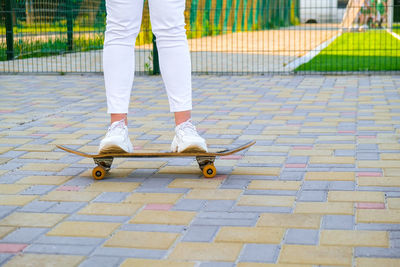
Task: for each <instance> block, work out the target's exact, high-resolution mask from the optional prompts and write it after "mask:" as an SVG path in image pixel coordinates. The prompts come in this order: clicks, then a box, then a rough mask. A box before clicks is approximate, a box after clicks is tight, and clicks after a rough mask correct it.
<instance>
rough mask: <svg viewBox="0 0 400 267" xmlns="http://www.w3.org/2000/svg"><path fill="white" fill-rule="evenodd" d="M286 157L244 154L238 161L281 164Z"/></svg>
mask: <svg viewBox="0 0 400 267" xmlns="http://www.w3.org/2000/svg"><path fill="white" fill-rule="evenodd" d="M285 160H286V157H279V156H262V157H260V156H245V157H244V158H242V159H241V160H240V163H253V164H254V163H265V164H272V163H276V164H283V163H284V162H285Z"/></svg>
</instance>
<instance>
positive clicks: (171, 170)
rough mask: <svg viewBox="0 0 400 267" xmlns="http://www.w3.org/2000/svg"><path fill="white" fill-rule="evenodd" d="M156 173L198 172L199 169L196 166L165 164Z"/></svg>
mask: <svg viewBox="0 0 400 267" xmlns="http://www.w3.org/2000/svg"><path fill="white" fill-rule="evenodd" d="M158 173H168V174H200V173H201V171H200V169H199V167H197V166H194V165H193V166H165V167H162V168H161V169H160V170H159V171H158Z"/></svg>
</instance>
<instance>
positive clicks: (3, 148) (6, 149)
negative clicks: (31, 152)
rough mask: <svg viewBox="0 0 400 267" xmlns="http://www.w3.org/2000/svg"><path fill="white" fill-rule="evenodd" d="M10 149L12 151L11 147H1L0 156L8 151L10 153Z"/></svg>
mask: <svg viewBox="0 0 400 267" xmlns="http://www.w3.org/2000/svg"><path fill="white" fill-rule="evenodd" d="M11 149H13V147H12V146H1V147H0V155H1V154H3V153H6V152H8V151H10V150H11Z"/></svg>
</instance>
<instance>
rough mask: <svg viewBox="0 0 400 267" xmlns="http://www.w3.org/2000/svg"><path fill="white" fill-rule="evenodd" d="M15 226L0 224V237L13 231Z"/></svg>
mask: <svg viewBox="0 0 400 267" xmlns="http://www.w3.org/2000/svg"><path fill="white" fill-rule="evenodd" d="M15 229H16V228H15V227H10V226H0V238H1V239H2V238H4V237H5V236H6V235H8V234H9V233H11V232H12V231H14V230H15Z"/></svg>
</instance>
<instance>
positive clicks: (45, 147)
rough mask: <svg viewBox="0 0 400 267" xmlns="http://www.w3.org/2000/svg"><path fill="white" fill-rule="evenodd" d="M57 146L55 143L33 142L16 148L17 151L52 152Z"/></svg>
mask: <svg viewBox="0 0 400 267" xmlns="http://www.w3.org/2000/svg"><path fill="white" fill-rule="evenodd" d="M55 148H56V146H55V145H39V144H32V145H22V146H19V147H17V148H15V149H14V150H17V151H44V152H50V151H53V150H54V149H55Z"/></svg>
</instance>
